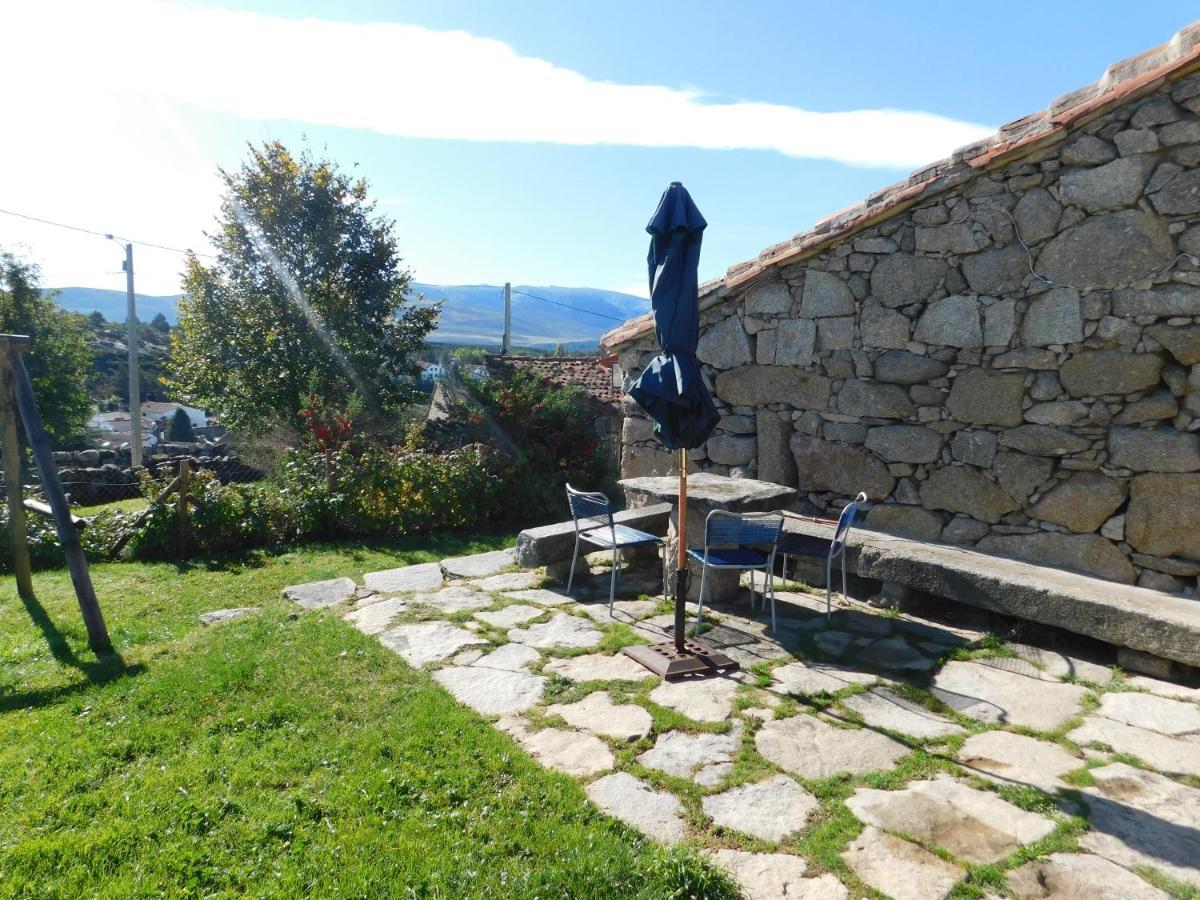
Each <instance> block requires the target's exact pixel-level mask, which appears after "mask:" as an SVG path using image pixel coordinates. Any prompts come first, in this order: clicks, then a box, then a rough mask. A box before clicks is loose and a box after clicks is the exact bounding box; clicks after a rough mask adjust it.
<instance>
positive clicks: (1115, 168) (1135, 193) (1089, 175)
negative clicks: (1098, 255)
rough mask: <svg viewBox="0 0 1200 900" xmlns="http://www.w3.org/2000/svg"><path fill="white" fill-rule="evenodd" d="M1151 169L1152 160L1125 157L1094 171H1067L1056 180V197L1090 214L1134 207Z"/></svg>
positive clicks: (1139, 157)
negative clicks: (1057, 192) (1057, 191)
mask: <svg viewBox="0 0 1200 900" xmlns="http://www.w3.org/2000/svg"><path fill="white" fill-rule="evenodd" d="M1153 166H1154V160H1153V159H1152V158H1146V157H1141V156H1137V157H1131V156H1126V157H1121V158H1120V159H1114V160H1113V161H1112V162H1109V163H1106V164H1105V165H1102V166H1099V167H1098V168H1095V169H1067V170H1066V171H1064V172H1063V174H1062V177H1061V178H1059V181H1058V186H1059V196H1060V197H1061V198H1062V202H1063V203H1066V204H1067V205H1069V206H1079V207H1082V208H1083V209H1084V210H1086V211H1087V212H1090V213H1095V212H1102V211H1104V210H1110V209H1120V208H1121V207H1125V206H1133V205H1134V204H1135V203H1137V201H1138V198H1139V197H1141V195H1142V188H1143V187H1145V185H1146V179H1147V178H1148V177H1149V176H1150V169H1151V168H1153ZM1156 196H1157V195H1156ZM1156 208H1157V206H1156ZM1159 212H1162V210H1161V209H1160V210H1159Z"/></svg>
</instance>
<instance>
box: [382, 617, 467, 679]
mask: <svg viewBox="0 0 1200 900" xmlns="http://www.w3.org/2000/svg"><path fill="white" fill-rule="evenodd" d="M379 642H380V643H381V644H383V646H385V647H387V648H388V649H389V650H392V651H394V652H396V653H399V654H400V656H401V657H402V658H403V659H404V661H405V662H406V663H408V664H409V665H410V666H412V667H413V668H414V669H416V668H420V667H421V666H423V665H425V664H426V663H431V662H437V661H438V660H441V659H446V658H447V657H450V656H453V655H454V654H455V653H457V652H458V651H459V650H461V649H462V648H463V647H469V646H472V645H474V644H486V643H487V641H485V640H484V639H483V638H481V637H479V636H478V635H476V634H472V633H471V632H469V631H467V630H466V629H465V628H459V627H458V626H457V625H451V624H450V623H449V622H417V623H415V624H411V625H397V626H396V627H395V628H391V629H389V630H387V631H384V632H382V633H381V634H380V635H379Z"/></svg>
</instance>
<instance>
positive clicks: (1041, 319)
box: [1021, 288, 1083, 347]
mask: <svg viewBox="0 0 1200 900" xmlns="http://www.w3.org/2000/svg"><path fill="white" fill-rule="evenodd" d="M1082 340H1083V313H1082V311H1081V310H1080V306H1079V292H1078V291H1076V290H1074V289H1072V288H1052V289H1051V290H1049V291H1046V293H1044V294H1042V295H1041V296H1040V297H1035V298H1034V299H1033V301H1032V302H1031V303H1030V304H1029V309H1028V310H1027V311H1026V312H1025V318H1024V320H1022V322H1021V343H1023V344H1024V345H1025V346H1027V347H1048V346H1049V345H1051V344H1071V343H1075V342H1077V341H1082Z"/></svg>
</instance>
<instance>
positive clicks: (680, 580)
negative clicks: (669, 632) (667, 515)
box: [675, 450, 688, 653]
mask: <svg viewBox="0 0 1200 900" xmlns="http://www.w3.org/2000/svg"><path fill="white" fill-rule="evenodd" d="M678 518H679V527H678V529H677V532H678V533H677V534H676V540H675V650H676V651H677V652H679V653H683V652H684V641H685V637H684V632H685V631H686V630H687V625H686V623H685V621H684V620H685V618H686V617H685V615H684V612H685V609H686V606H687V583H688V564H687V451H686V450H680V451H679V516H678Z"/></svg>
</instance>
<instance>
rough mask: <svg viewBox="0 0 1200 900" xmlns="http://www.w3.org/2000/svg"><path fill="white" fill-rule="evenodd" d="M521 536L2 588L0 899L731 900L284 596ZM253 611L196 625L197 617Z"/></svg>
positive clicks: (415, 677) (394, 662) (347, 632)
mask: <svg viewBox="0 0 1200 900" xmlns="http://www.w3.org/2000/svg"><path fill="white" fill-rule="evenodd" d="M511 540H512V535H493V536H483V537H479V538H476V539H466V538H462V537H453V536H451V537H436V538H420V539H414V540H406V541H402V542H396V543H393V544H390V545H385V544H378V543H376V544H367V543H358V544H326V545H315V546H308V547H304V548H296V549H288V548H285V549H280V550H275V551H270V552H262V553H255V554H253V555H249V556H247V557H245V558H243V559H240V560H235V561H220V560H213V561H209V562H203V561H201V562H198V563H196V564H192V565H178V566H177V565H172V564H165V563H162V564H143V563H108V564H104V565H97V566H95V567H94V568H93V570H92V577H93V580H94V582H95V585H96V592H97V594H98V595H99V597H100V600H101V603H102V605H103V608H104V613H105V616H106V618H107V620H108V626H109V630H110V632H111V634H112V637H113V641H114V643H115V645H116V647H117V650H118V653H119V656H118V657H113V658H102V659H97V658H96V657H95V656H94V655H93V654H92V653H91V652H90V651H89V650H88V649H87V644H86V640H85V636H84V631H83V625H82V622H81V621H80V616H79V611H78V608H77V607H76V605H75V599H74V595H73V594H72V591H71V586H70V580H69V578H68V577H67V575H66V573H65V572H62V571H48V572H42V573H39V574H37V575H36V576H35V587H36V590H37V595H38V600H37V603H35V604H26V603H25V602H23V601H22V600H20V599H19V598H18V597H17V595H16V589H15V586H14V584H13V579H12V578H11V577H10V576H6V577H4V578H3V580H2V581H0V896H6V897H7V896H61V897H139V896H161V895H170V896H188V897H211V896H231V895H240V894H250V895H254V896H283V897H288V896H355V897H405V898H408V897H422V898H423V897H445V898H458V897H483V896H488V897H493V898H497V900H499V898H508V897H542V898H551V897H581V898H593V897H595V898H600V897H622V898H623V897H645V898H666V897H724V896H730V895H731V891H730V889H729V886H728V882H727V881H725V880H724V879H723V878H722V877H720V876H717V875H716V874H714V873H713V871H712V870H711V869H709V868H708V867H707V866H706V865H704V864H703V863H702V862H701V861H700V859H699V858H698V857H697V856H696V855H695V854H694V853H692V852H690V851H686V850H678V849H677V850H664V849H661V848H658V847H655V846H653V845H650V844H648V843H647V842H645V841H644V840H643V839H641V838H640V836H639V835H637V834H636V833H635V832H633V831H632V830H630V829H628V828H626V827H625V826H623V825H621V824H620V823H617V822H615V821H613V820H610V819H607V818H606V817H604V816H602V815H600V814H599V813H598V812H597V811H595V810H594V809H593V808H591V807H590V806H589V805H588V804H587V803H586V802H585V797H584V794H583V792H582V790H581V789H580V788H579V786H578V785H577V784H576V783H575V782H574V781H572V780H571V779H569V778H567V777H565V776H559V775H556V774H553V773H550V772H547V771H545V770H543V769H541V768H540V767H539V766H537V765H536V764H535V763H534V762H532V761H531V760H530V759H529V758H528V757H527V756H526V755H525V754H524V753H523V752H522V751H521V750H520V749H518V748H517V747H516V745H515V744H513V743H512V742H511V741H510V740H509V738H508V737H506V736H505V735H503V734H501V733H500V732H498V731H496V730H494V729H493V728H491V727H490V726H489V725H488V724H487V723H486V722H485V721H483V720H482V719H480V718H479V717H478V716H477V715H475V714H474V713H472V712H471V711H470V710H467V709H465V708H463V707H460V706H458V705H457V704H456V703H455V702H454V701H453V700H452V699H451V698H450V697H449V696H448V695H447V694H445V693H444V692H443V691H442V690H441V688H439V687H438V686H437V685H436V684H435V683H433V682H432V681H431V679H429V678H428V677H427V676H426V675H425V674H423V673H420V672H415V671H413V670H412V669H410V668H408V667H407V666H406V665H405V664H404V663H403V662H402V661H401V660H400V659H399V657H397V656H395V655H394V654H392V653H391V652H389V651H387V650H385V649H384V648H383V647H381V646H380V645H379V644H378V642H376V641H375V640H374V639H372V638H367V637H364V636H362V635H360V634H359V633H358V632H356V631H355V630H353V629H352V628H350V627H348V626H347V625H345V624H344V623H342V622H340V621H338V620H337V619H336V618H335V617H334V616H333V615H331V614H327V613H305V614H303V615H301V614H298V613H297V612H296V610H294V609H293V608H291V607H290V605H289V604H286V603H285V602H284V601H282V600H281V599H280V596H279V591H280V588H281V587H282V586H283V585H285V584H292V583H297V582H302V581H310V580H314V579H320V578H329V577H333V576H336V575H347V574H349V575H361V574H362V573H363V572H367V571H371V570H374V569H379V568H387V567H391V566H396V565H403V564H407V563H413V562H424V561H429V560H436V559H440V558H442V557H445V556H448V555H454V554H459V553H468V552H474V551H478V550H485V549H492V548H495V547H497V546H504V545H507V544H509V543H511ZM234 606H261V607H263V612H262V613H261V614H259V615H255V616H248V617H245V618H243V619H239V620H236V621H233V622H229V623H226V624H223V625H218V626H214V627H211V628H205V627H203V626H200V625H199V623H198V621H197V615H198V614H199V613H201V612H204V611H207V610H211V609H220V608H224V607H234Z"/></svg>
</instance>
